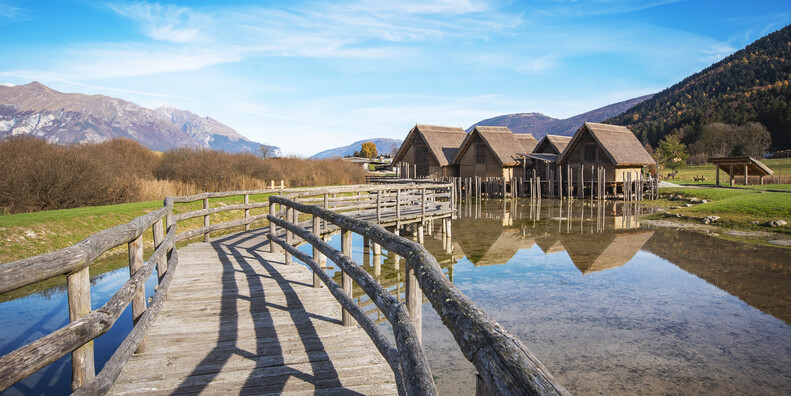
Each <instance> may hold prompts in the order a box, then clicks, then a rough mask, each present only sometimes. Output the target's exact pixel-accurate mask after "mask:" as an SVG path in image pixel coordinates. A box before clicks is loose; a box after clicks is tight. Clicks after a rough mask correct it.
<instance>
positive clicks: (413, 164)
mask: <svg viewBox="0 0 791 396" xmlns="http://www.w3.org/2000/svg"><path fill="white" fill-rule="evenodd" d="M466 136H467V133H466V132H464V130H463V129H461V128H453V127H443V126H436V125H415V126H414V127H413V128H412V130H410V131H409V134H408V135H407V137H406V138H405V139H404V142H403V143H401V147H400V148H399V149H398V152H397V153H396V155H395V157H393V161H392V164H394V165H396V166H398V165H403V164H408V165H409V166H410V169H413V170H412V171H410V172H409V176H410V177H435V178H436V177H451V176H458V170H457V169H458V168H457V167H454V166H452V162H453V158H454V157H455V155H456V152H458V150H459V146H461V143H462V142H463V141H464V138H465V137H466ZM415 170H416V172H415ZM403 176H406V174H404V173H402V177H403Z"/></svg>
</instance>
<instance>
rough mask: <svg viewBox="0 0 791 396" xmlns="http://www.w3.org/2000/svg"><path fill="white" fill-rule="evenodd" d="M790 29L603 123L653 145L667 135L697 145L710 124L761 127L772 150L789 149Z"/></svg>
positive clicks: (786, 28) (690, 77)
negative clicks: (678, 135) (675, 133)
mask: <svg viewBox="0 0 791 396" xmlns="http://www.w3.org/2000/svg"><path fill="white" fill-rule="evenodd" d="M790 77H791V25H789V26H786V27H784V28H783V29H781V30H778V31H776V32H774V33H770V34H768V35H766V36H764V37H762V38H760V39H758V40H756V41H755V42H753V43H752V44H750V45H748V46H747V47H745V48H744V49H742V50H739V51H736V52H735V53H734V54H733V55H730V56H728V57H726V58H725V59H723V60H721V61H719V62H717V63H715V64H713V65H711V66H709V67H707V68H706V69H704V70H702V71H700V72H698V73H695V74H693V75H691V76H689V77H687V78H685V79H683V80H682V81H681V82H679V83H678V84H675V85H673V86H672V87H670V88H667V89H665V90H663V91H662V92H659V93H657V94H656V95H654V97H653V98H651V99H649V100H646V101H645V102H643V103H640V104H639V105H637V106H635V107H634V108H632V109H630V110H628V111H626V112H625V113H623V114H621V115H618V116H616V117H613V118H611V119H609V120H607V122H608V123H612V124H618V125H623V126H626V127H628V128H629V129H631V130H632V132H634V133H635V134H636V135H637V136H638V138H640V140H642V141H643V142H649V143H651V144H652V145H654V146H656V144H657V142H659V140H661V139H662V138H663V137H664V136H665V135H667V134H668V133H671V132H673V131H674V130H678V131H683V132H682V135H683V140H684V142H685V143H687V144H690V143H693V142H695V141H696V140H697V138H698V137H699V136H700V133H701V131H702V129H703V127H704V126H705V125H706V124H709V123H713V122H724V123H728V124H737V125H744V124H746V123H747V122H751V121H755V122H760V123H761V124H763V125H764V126H765V127H766V128H767V129H768V130H769V133H770V135H771V136H772V141H773V146H774V147H775V148H776V149H787V148H791V132H789V131H791V87H789V79H791V78H790Z"/></svg>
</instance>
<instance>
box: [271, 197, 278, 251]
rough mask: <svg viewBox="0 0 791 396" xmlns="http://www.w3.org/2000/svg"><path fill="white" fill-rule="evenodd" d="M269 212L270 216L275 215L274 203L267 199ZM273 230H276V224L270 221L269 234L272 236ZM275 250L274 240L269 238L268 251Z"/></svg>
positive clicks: (273, 234)
mask: <svg viewBox="0 0 791 396" xmlns="http://www.w3.org/2000/svg"><path fill="white" fill-rule="evenodd" d="M269 214H270V215H271V216H273V217H274V216H275V215H276V213H275V204H274V203H272V201H269ZM275 231H277V226H276V225H275V223H274V222H271V221H270V222H269V235H272V237H274V236H275ZM276 251H277V244H276V243H275V241H272V240H270V241H269V253H275V252H276Z"/></svg>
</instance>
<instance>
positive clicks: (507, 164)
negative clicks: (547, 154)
mask: <svg viewBox="0 0 791 396" xmlns="http://www.w3.org/2000/svg"><path fill="white" fill-rule="evenodd" d="M535 143H536V139H535V138H534V137H533V135H529V134H527V135H515V134H514V133H513V132H511V130H510V129H508V128H506V127H497V126H480V125H478V126H476V127H475V128H473V130H472V131H471V132H470V133H468V134H467V137H466V138H465V139H464V142H462V144H461V147H460V148H459V151H458V152H457V153H456V158H455V159H454V160H453V164H454V165H457V166H458V167H459V176H461V177H472V176H478V177H484V178H485V177H505V178H507V179H510V178H512V177H515V176H521V175H522V158H523V156H524V155H525V153H527V152H529V151H528V150H527V149H528V148H532V147H535Z"/></svg>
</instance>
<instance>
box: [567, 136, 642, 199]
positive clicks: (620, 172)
mask: <svg viewBox="0 0 791 396" xmlns="http://www.w3.org/2000/svg"><path fill="white" fill-rule="evenodd" d="M557 164H558V166H561V167H563V166H566V165H568V166H570V167H571V170H572V177H573V178H574V179H575V180H578V178H579V177H580V172H583V174H584V176H586V177H589V175H591V174H592V173H593V169H594V168H598V167H602V168H604V171H605V182H607V183H609V184H614V185H620V184H622V183H623V182H624V181H627V180H637V179H638V178H639V176H640V174H641V173H642V169H643V167H644V166H648V165H654V164H656V162H655V161H654V159H653V158H651V155H650V154H648V152H647V151H646V150H645V147H643V145H642V144H641V143H640V141H639V140H637V137H636V136H635V135H634V134H633V133H632V131H630V130H629V129H627V128H626V127H622V126H618V125H609V124H599V123H594V122H586V123H585V125H583V126H582V127H580V129H578V130H577V132H576V133H575V134H574V136H573V137H572V138H571V141H570V142H569V144H568V146H566V149H565V150H564V151H563V153H562V154H561V155H560V157H558V160H557Z"/></svg>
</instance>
